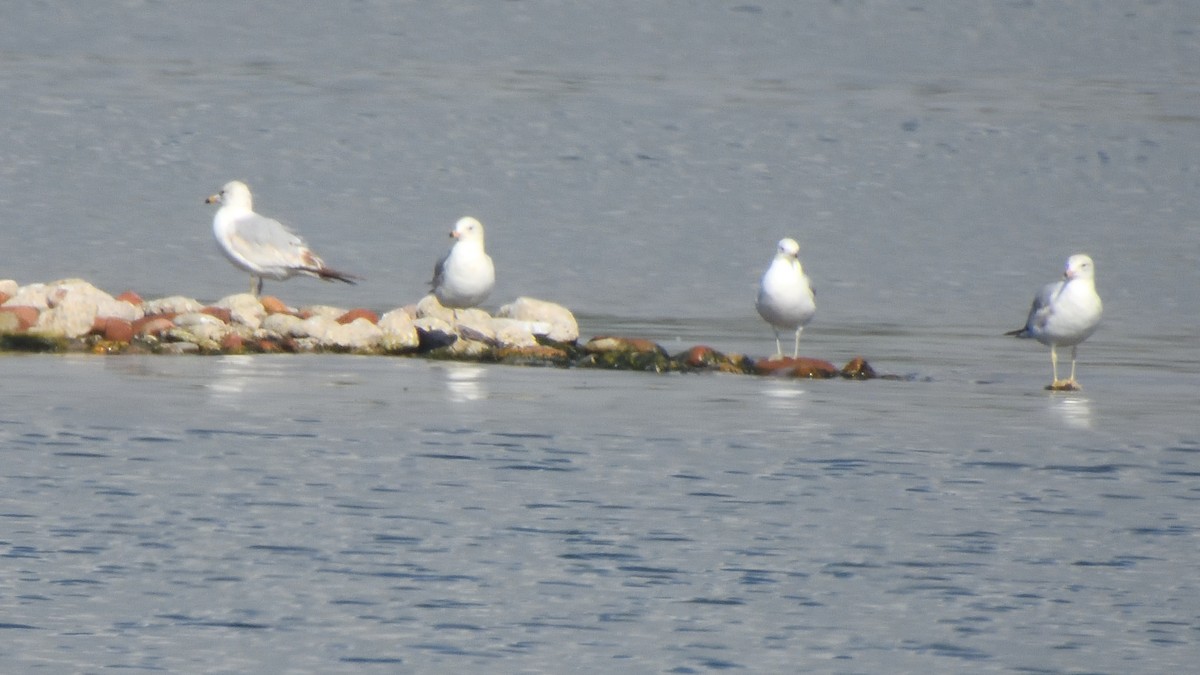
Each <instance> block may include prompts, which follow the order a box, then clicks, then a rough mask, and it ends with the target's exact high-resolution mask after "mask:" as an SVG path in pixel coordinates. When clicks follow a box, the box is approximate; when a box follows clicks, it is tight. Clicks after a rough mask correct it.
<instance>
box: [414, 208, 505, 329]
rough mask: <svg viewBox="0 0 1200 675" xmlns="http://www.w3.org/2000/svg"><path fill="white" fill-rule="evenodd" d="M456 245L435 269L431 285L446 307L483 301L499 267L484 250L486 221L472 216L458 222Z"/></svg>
mask: <svg viewBox="0 0 1200 675" xmlns="http://www.w3.org/2000/svg"><path fill="white" fill-rule="evenodd" d="M450 236H451V237H453V238H454V239H455V241H454V245H453V246H451V247H450V250H449V251H447V252H446V255H444V256H442V259H441V260H439V261H438V263H437V265H435V266H434V268H433V280H432V281H430V282H429V283H430V285H431V286H432V288H433V294H434V295H436V296H437V299H438V302H440V303H442V306H443V307H448V308H450V309H455V310H458V309H466V308H468V307H474V306H475V305H478V304H479V303H481V302H483V301H484V299H485V298H487V296H488V294H489V293H491V292H492V287H494V286H495V285H496V268H495V267H494V266H493V265H492V259H491V258H490V257H489V256H488V254H487V253H486V252H485V251H484V249H483V224H482V223H480V222H479V221H478V220H475V219H474V218H471V217H469V216H468V217H466V218H461V219H459V221H458V222H457V223H455V224H454V229H453V230H451V231H450Z"/></svg>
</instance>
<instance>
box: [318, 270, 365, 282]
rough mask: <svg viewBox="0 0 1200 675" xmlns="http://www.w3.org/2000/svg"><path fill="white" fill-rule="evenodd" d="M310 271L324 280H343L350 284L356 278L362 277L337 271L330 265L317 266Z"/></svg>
mask: <svg viewBox="0 0 1200 675" xmlns="http://www.w3.org/2000/svg"><path fill="white" fill-rule="evenodd" d="M312 272H313V274H316V275H317V276H318V277H320V278H321V279H323V280H325V281H334V280H337V281H342V282H345V283H347V284H351V285H354V284H356V283H358V280H360V279H362V277H356V276H354V275H353V274H346V273H345V272H339V271H337V270H335V269H332V268H330V267H318V268H316V269H314V270H313V271H312Z"/></svg>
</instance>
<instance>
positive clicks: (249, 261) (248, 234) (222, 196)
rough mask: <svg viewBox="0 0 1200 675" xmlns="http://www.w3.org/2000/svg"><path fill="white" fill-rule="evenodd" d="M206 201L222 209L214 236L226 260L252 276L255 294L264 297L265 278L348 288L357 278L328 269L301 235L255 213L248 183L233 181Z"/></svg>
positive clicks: (252, 290) (252, 289)
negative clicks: (303, 277) (308, 279)
mask: <svg viewBox="0 0 1200 675" xmlns="http://www.w3.org/2000/svg"><path fill="white" fill-rule="evenodd" d="M204 201H205V203H207V204H220V205H221V208H219V209H217V215H215V216H213V234H214V235H216V237H217V244H218V245H219V246H220V248H221V252H222V253H224V254H225V257H226V258H229V261H230V262H232V263H233V264H234V265H235V266H237V267H240V268H241V269H243V270H246V271H247V272H249V273H250V292H251V293H252V294H254V295H258V294H259V293H262V286H263V279H264V278H271V279H278V280H280V281H282V280H284V279H288V278H291V277H293V276H295V275H297V274H307V275H309V276H313V277H317V278H320V279H325V280H326V281H328V280H331V279H337V280H338V281H344V282H346V283H348V284H353V283H354V279H356V278H357V277H353V276H351V275H349V274H345V273H343V272H339V271H337V270H334V269H330V268H329V267H326V266H325V263H324V262H323V261H322V260H321V259H320V258H318V257H317V256H316V255H315V254H313V252H312V250H311V249H309V248H308V244H305V243H304V240H303V239H301V238H300V237H299V235H297V234H295V233H294V232H292V231H291V230H289V229H288V228H287V227H285V226H284V224H283V223H281V222H279V221H278V220H274V219H272V218H267V217H265V216H260V215H259V214H257V213H255V212H254V205H253V199H252V198H251V197H250V188H249V187H246V184H245V183H243V182H241V181H238V180H235V181H230V182H228V183H226V184H225V186H224V187H223V188H221V191H220V192H218V193H217V194H215V195H212V196H211V197H209V198H208V199H205V200H204Z"/></svg>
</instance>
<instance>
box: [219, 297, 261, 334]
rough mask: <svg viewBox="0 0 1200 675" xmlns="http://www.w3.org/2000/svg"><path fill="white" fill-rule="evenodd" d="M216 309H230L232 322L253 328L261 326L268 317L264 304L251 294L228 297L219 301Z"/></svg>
mask: <svg viewBox="0 0 1200 675" xmlns="http://www.w3.org/2000/svg"><path fill="white" fill-rule="evenodd" d="M214 307H221V308H224V309H228V310H229V319H230V321H232V322H233V323H240V324H242V325H243V326H249V327H251V328H258V327H259V326H261V325H262V322H263V319H264V318H266V316H267V310H265V309H263V306H262V303H261V302H259V300H258V298H257V297H255V296H254V295H251V294H250V293H238V294H236V295H227V296H225V297H223V298H221V299H220V300H218V301H217V302H216V304H215V305H214Z"/></svg>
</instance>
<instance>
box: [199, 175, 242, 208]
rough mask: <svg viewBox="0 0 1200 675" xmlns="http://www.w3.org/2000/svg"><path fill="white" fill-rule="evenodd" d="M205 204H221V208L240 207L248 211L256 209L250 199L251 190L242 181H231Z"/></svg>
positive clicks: (206, 200) (205, 201)
mask: <svg viewBox="0 0 1200 675" xmlns="http://www.w3.org/2000/svg"><path fill="white" fill-rule="evenodd" d="M204 203H205V204H220V205H221V206H240V207H242V208H244V209H246V210H247V211H249V210H251V209H253V208H254V206H253V201H252V200H251V198H250V188H249V187H247V186H246V184H245V183H243V182H242V181H240V180H231V181H229V182H228V183H226V184H225V187H223V188H221V191H220V192H218V193H217V194H215V195H212V196H211V197H209V198H208V199H205V200H204Z"/></svg>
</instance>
